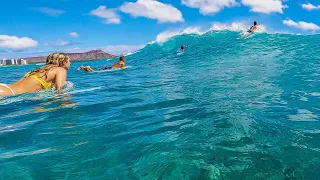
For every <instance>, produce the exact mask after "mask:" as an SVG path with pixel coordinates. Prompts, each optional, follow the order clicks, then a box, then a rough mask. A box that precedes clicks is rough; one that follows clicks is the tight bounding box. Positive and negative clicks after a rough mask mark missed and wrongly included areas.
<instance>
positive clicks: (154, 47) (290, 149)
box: [0, 31, 320, 180]
mask: <svg viewBox="0 0 320 180" xmlns="http://www.w3.org/2000/svg"><path fill="white" fill-rule="evenodd" d="M238 36H239V33H238V32H232V31H209V32H207V33H205V34H201V35H200V34H181V35H177V36H174V37H172V38H169V39H168V40H167V41H164V42H162V43H156V42H155V43H150V44H149V45H147V46H146V47H145V48H143V49H142V50H140V51H138V52H137V53H135V54H131V55H129V56H127V65H129V66H130V67H129V68H127V69H124V70H117V71H106V72H100V73H86V72H78V71H76V69H77V68H78V67H79V66H80V65H91V66H92V67H94V68H99V67H101V66H103V65H106V64H107V65H110V64H112V63H113V62H114V61H107V60H102V61H92V62H81V63H79V62H77V63H72V64H71V69H70V70H69V72H68V81H70V82H72V83H73V84H74V85H73V87H72V88H69V89H68V90H67V91H66V93H65V94H63V95H56V94H54V93H52V92H50V91H48V92H40V93H32V94H25V95H19V96H13V97H6V98H2V99H0V179H5V180H10V179H35V180H43V179H112V180H113V179H121V180H122V179H286V180H287V179H311V180H314V179H319V177H320V171H319V170H320V123H319V120H320V118H319V116H320V104H319V99H320V85H319V80H320V78H319V76H320V72H319V71H320V45H319V44H320V35H306V36H303V35H290V34H267V33H259V34H255V35H253V36H251V37H250V38H248V39H245V40H236V38H237V37H238ZM181 44H187V45H188V49H187V51H186V52H184V53H183V54H179V55H177V53H176V52H177V50H178V48H179V46H180V45H181ZM36 67H39V66H36V65H28V66H20V67H18V66H17V67H0V77H1V78H0V81H1V82H2V83H10V82H13V81H15V80H17V79H18V78H20V77H21V76H23V75H24V74H25V73H27V72H28V71H30V70H31V69H33V68H36Z"/></svg>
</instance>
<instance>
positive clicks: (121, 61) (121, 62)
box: [78, 56, 126, 72]
mask: <svg viewBox="0 0 320 180" xmlns="http://www.w3.org/2000/svg"><path fill="white" fill-rule="evenodd" d="M125 66H126V59H125V57H124V56H121V57H120V59H119V61H118V62H116V63H114V64H113V65H112V66H104V67H102V68H99V69H98V70H93V69H92V68H91V67H90V66H80V67H79V68H78V71H79V70H85V71H87V72H95V71H103V70H109V69H120V68H124V67H125Z"/></svg>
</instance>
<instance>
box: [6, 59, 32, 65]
mask: <svg viewBox="0 0 320 180" xmlns="http://www.w3.org/2000/svg"><path fill="white" fill-rule="evenodd" d="M27 64H28V62H27V60H25V59H3V60H0V65H27Z"/></svg>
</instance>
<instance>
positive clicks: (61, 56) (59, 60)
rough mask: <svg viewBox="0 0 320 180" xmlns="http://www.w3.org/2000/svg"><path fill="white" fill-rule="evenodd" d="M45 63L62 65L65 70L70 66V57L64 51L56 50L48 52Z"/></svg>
mask: <svg viewBox="0 0 320 180" xmlns="http://www.w3.org/2000/svg"><path fill="white" fill-rule="evenodd" d="M46 64H47V65H54V66H58V67H63V68H65V69H66V70H68V69H69V68H70V64H71V63H70V57H69V56H68V54H66V53H61V52H56V53H52V54H49V56H48V57H47V61H46Z"/></svg>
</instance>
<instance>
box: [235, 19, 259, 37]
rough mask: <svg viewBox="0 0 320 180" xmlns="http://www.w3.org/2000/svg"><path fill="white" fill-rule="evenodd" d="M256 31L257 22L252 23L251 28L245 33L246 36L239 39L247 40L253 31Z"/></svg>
mask: <svg viewBox="0 0 320 180" xmlns="http://www.w3.org/2000/svg"><path fill="white" fill-rule="evenodd" d="M257 30H258V22H257V21H254V22H253V26H251V27H250V29H249V30H248V31H247V32H246V34H245V35H243V36H242V37H241V39H242V38H247V37H249V36H250V35H252V34H253V33H254V32H255V31H257ZM238 39H240V38H238Z"/></svg>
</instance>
